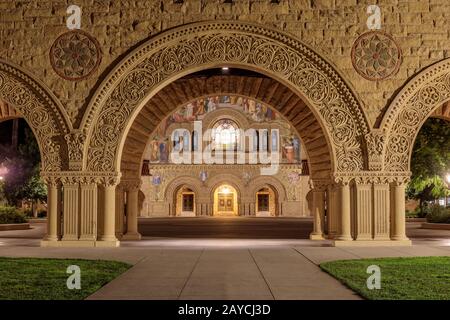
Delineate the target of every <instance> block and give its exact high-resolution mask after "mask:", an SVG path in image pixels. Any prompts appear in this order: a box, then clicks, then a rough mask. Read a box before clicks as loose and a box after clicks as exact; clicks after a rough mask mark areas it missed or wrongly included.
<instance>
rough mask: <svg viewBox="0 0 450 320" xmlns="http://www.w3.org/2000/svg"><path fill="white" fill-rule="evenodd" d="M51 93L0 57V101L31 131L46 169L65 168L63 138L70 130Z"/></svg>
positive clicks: (43, 169) (67, 121) (44, 169)
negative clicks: (23, 120)
mask: <svg viewBox="0 0 450 320" xmlns="http://www.w3.org/2000/svg"><path fill="white" fill-rule="evenodd" d="M50 92H51V91H50V89H48V88H47V87H46V86H45V85H44V84H43V83H41V82H40V81H39V80H38V79H37V78H36V77H34V76H33V75H31V74H29V73H28V72H26V71H24V70H23V69H22V68H21V67H19V66H16V65H14V64H11V63H9V62H5V61H3V60H1V59H0V100H2V101H4V102H5V103H7V104H8V105H10V106H12V107H13V108H14V109H15V110H16V111H17V112H18V113H19V114H20V115H21V117H23V118H25V120H26V121H27V123H28V125H29V126H30V127H31V129H32V130H33V132H34V135H35V136H36V139H37V141H38V144H39V148H40V151H41V159H42V165H41V169H42V171H45V172H55V171H61V170H65V169H66V168H65V166H66V165H67V163H68V161H67V148H66V144H65V141H64V137H65V136H66V135H67V134H68V133H69V132H70V129H71V125H70V122H69V120H68V117H67V115H66V113H65V111H64V108H63V107H62V105H61V104H60V102H59V101H58V100H57V98H56V97H55V96H53V95H52V94H51V93H50Z"/></svg>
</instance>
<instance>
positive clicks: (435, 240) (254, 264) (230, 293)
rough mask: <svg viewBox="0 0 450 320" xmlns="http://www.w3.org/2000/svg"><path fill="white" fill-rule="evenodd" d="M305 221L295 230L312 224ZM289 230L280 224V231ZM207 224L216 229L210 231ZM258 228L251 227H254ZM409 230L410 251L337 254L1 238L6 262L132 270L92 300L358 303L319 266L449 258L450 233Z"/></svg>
mask: <svg viewBox="0 0 450 320" xmlns="http://www.w3.org/2000/svg"><path fill="white" fill-rule="evenodd" d="M303 221H304V222H301V221H300V220H298V221H297V222H294V223H297V224H301V223H305V224H308V225H309V223H310V222H308V221H307V220H303ZM186 222H187V223H188V224H190V223H191V222H189V221H188V220H186ZM285 222H286V223H288V221H287V220H286V221H285ZM285 222H280V221H276V222H274V223H275V224H277V227H279V224H280V223H281V224H283V223H285ZM149 223H150V224H151V223H156V221H155V222H149ZM157 223H159V224H161V222H157ZM171 223H172V226H170V225H169V226H167V228H173V227H174V228H178V229H180V228H182V226H181V225H183V223H184V222H183V223H181V220H179V221H178V220H177V221H173V222H171ZM180 223H181V225H180ZM205 223H206V224H207V223H209V222H204V223H203V224H204V225H203V227H204V226H205ZM212 223H216V222H215V221H213V222H212ZM252 225H253V226H254V225H255V224H254V223H253V222H249V223H248V224H247V227H248V228H251V226H252ZM407 225H408V236H409V237H411V238H412V240H413V244H414V245H413V246H411V247H370V248H369V247H366V248H361V247H357V248H355V247H353V248H336V247H330V244H329V242H328V241H309V240H305V239H301V237H300V239H287V238H283V237H279V238H276V231H274V230H272V231H271V235H272V236H273V238H269V239H264V238H262V237H260V238H258V237H255V238H254V239H253V238H252V239H247V238H233V239H232V238H220V237H212V238H210V237H208V234H207V233H204V234H202V235H201V236H199V237H197V238H195V237H193V235H192V234H191V233H189V234H188V235H187V236H186V237H183V236H180V237H172V238H161V237H159V238H156V237H145V238H144V240H142V241H136V242H123V243H122V246H121V247H120V248H90V249H86V248H41V247H39V241H40V239H41V238H42V236H43V234H44V233H45V224H42V223H40V224H33V229H31V230H25V231H4V232H0V256H8V257H47V258H83V259H102V260H117V261H123V262H127V263H130V264H132V265H133V267H132V268H131V269H129V270H128V271H127V272H125V273H124V274H122V275H121V276H119V277H118V278H117V279H115V280H113V281H112V282H110V283H109V284H107V285H106V286H105V287H103V288H102V289H100V290H99V291H97V292H96V293H94V294H93V295H92V296H90V297H89V299H186V300H187V299H359V297H358V296H357V295H355V294H354V293H353V292H352V291H351V290H349V289H347V288H346V287H345V286H343V285H342V284H340V283H339V282H338V281H337V280H335V279H334V278H332V277H331V276H329V275H328V274H326V273H324V272H322V271H321V269H320V268H319V266H318V265H319V264H320V263H322V262H325V261H333V260H341V259H360V258H375V257H412V256H450V231H439V230H423V229H420V228H419V226H420V224H411V223H408V224H407ZM258 226H259V227H258V228H259V229H260V230H261V232H264V230H267V228H270V221H265V222H262V223H260V222H258ZM147 227H148V224H147ZM247 227H245V226H244V227H242V226H241V227H240V229H238V231H239V232H236V230H234V231H233V230H232V229H233V228H231V229H230V224H229V223H228V222H227V223H226V224H225V227H216V229H215V230H216V232H217V233H219V235H220V232H222V233H224V234H228V235H232V234H234V235H235V236H239V234H240V232H245V228H247ZM274 228H275V227H274ZM275 229H276V228H275ZM303 229H305V228H303ZM280 230H281V231H279V232H281V233H282V232H283V227H281V228H280ZM284 230H285V231H286V230H289V228H288V229H284ZM172 231H173V230H172ZM158 232H162V229H161V228H160V229H159V230H158ZM191 232H192V230H191ZM290 232H291V231H290Z"/></svg>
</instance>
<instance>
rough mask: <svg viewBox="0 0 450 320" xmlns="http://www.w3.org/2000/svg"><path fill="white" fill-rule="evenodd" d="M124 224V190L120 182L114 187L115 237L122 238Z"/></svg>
mask: <svg viewBox="0 0 450 320" xmlns="http://www.w3.org/2000/svg"><path fill="white" fill-rule="evenodd" d="M124 224H125V191H124V187H123V185H122V184H119V185H118V186H117V187H116V237H117V239H119V240H120V239H122V236H123V233H124V231H125V230H124Z"/></svg>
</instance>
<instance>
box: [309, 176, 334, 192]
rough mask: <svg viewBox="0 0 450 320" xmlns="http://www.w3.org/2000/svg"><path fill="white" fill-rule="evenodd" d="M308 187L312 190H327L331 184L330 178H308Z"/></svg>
mask: <svg viewBox="0 0 450 320" xmlns="http://www.w3.org/2000/svg"><path fill="white" fill-rule="evenodd" d="M308 183H309V187H310V188H311V189H312V191H313V192H324V191H326V190H327V188H328V186H329V185H330V184H331V181H330V180H319V179H310V180H309V182H308Z"/></svg>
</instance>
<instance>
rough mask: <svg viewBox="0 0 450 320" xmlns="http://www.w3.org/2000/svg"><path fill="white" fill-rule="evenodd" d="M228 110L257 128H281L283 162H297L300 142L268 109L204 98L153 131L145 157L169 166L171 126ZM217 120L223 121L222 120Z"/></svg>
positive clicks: (245, 102)
mask: <svg viewBox="0 0 450 320" xmlns="http://www.w3.org/2000/svg"><path fill="white" fill-rule="evenodd" d="M227 108H229V109H234V110H237V111H240V112H241V113H242V114H243V115H245V116H246V117H247V119H248V120H249V123H250V124H251V123H257V124H258V127H257V128H261V127H264V124H268V126H267V128H274V127H277V128H280V138H279V141H278V144H279V145H280V146H281V150H280V151H281V154H282V157H281V158H282V162H284V163H299V162H300V160H301V156H300V149H301V145H300V139H299V138H298V136H297V135H296V133H295V130H294V129H293V128H292V126H291V125H290V124H289V123H288V122H287V121H286V120H284V119H283V118H282V117H281V116H280V114H279V113H278V112H277V111H275V110H273V109H272V108H271V107H269V106H268V105H266V104H263V103H260V102H257V101H255V100H252V99H248V98H245V97H241V96H211V97H204V98H200V99H198V100H195V101H191V102H189V103H188V104H186V105H185V106H183V107H181V108H180V109H179V110H178V111H176V112H175V113H173V114H172V115H171V116H169V117H168V118H166V119H165V120H163V121H162V122H161V123H160V125H159V126H158V128H157V129H156V130H155V132H154V133H153V135H152V137H151V140H150V150H149V152H148V154H147V155H146V157H147V158H148V159H149V160H150V162H151V163H169V161H170V151H171V150H172V148H173V146H172V144H171V142H170V135H171V130H169V129H170V127H171V126H172V125H173V124H184V123H190V122H193V121H202V120H203V119H204V117H205V116H206V114H208V113H210V112H214V111H216V110H220V109H227ZM220 119H223V116H222V117H221V118H220ZM217 120H219V119H217ZM172 129H173V126H172ZM204 129H205V128H204ZM179 139H180V140H179V141H180V144H181V145H183V144H185V146H186V147H187V146H189V144H190V142H189V143H186V142H187V141H188V140H189V141H190V139H189V137H179ZM272 143H274V142H272Z"/></svg>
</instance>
